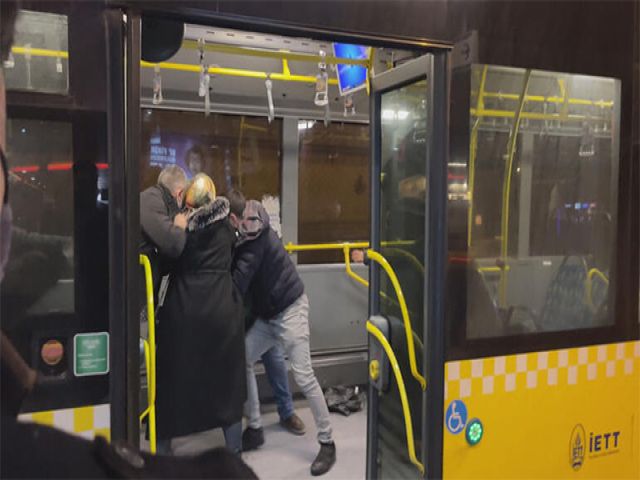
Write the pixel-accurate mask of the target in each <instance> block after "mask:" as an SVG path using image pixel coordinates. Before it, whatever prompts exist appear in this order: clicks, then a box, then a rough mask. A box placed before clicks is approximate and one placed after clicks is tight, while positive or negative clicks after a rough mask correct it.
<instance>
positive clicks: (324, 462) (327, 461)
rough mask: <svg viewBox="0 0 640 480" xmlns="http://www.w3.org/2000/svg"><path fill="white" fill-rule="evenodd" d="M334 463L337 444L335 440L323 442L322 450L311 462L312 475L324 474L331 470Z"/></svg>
mask: <svg viewBox="0 0 640 480" xmlns="http://www.w3.org/2000/svg"><path fill="white" fill-rule="evenodd" d="M334 463H336V444H335V443H333V442H331V443H321V444H320V452H318V456H317V457H316V459H315V460H314V461H313V463H312V464H311V475H313V476H314V477H317V476H318V475H324V474H325V473H327V472H328V471H329V470H331V467H333V464H334Z"/></svg>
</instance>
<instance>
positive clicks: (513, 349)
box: [445, 66, 640, 361]
mask: <svg viewBox="0 0 640 480" xmlns="http://www.w3.org/2000/svg"><path fill="white" fill-rule="evenodd" d="M532 70H533V71H536V69H532ZM470 72H471V68H470V66H467V67H464V68H460V69H458V70H456V71H454V72H453V75H452V91H453V92H458V96H457V97H456V98H454V99H452V100H455V101H452V110H451V114H452V115H451V132H452V133H451V139H452V141H451V146H450V148H451V152H452V157H455V156H458V157H459V158H466V159H467V168H468V159H469V141H470V127H469V125H470V123H469V111H470V108H471V105H470V102H471V100H470V99H471V96H470V95H469V93H470V92H471V80H470V79H471V73H470ZM617 80H618V82H617V83H616V85H617V87H616V89H617V90H616V95H617V97H616V98H618V99H619V101H618V102H617V103H616V105H615V115H616V116H617V118H618V119H619V126H620V129H619V130H618V138H617V141H616V142H614V144H615V145H614V146H613V147H612V149H613V150H612V151H613V152H614V153H613V154H612V156H613V155H615V158H616V161H615V162H614V163H613V165H612V168H613V169H615V174H616V175H617V185H616V186H615V187H616V188H617V195H616V202H617V203H616V205H615V207H616V208H615V209H614V213H615V219H614V225H615V229H614V234H615V241H614V242H613V245H612V247H611V249H612V252H611V253H612V257H611V271H610V275H609V280H610V284H609V292H610V294H609V296H608V305H609V309H610V311H609V314H608V315H609V318H611V319H612V320H613V323H612V324H610V325H606V326H598V327H593V328H582V329H573V330H563V331H550V332H532V333H526V334H517V335H504V336H499V337H490V338H476V339H470V338H468V337H467V322H468V318H467V312H466V304H467V286H468V278H469V268H470V264H471V262H472V261H473V260H475V259H474V258H471V257H468V246H467V247H466V248H467V250H464V251H463V250H457V251H456V250H452V249H449V259H448V265H447V267H448V268H447V277H448V279H447V291H446V294H445V306H446V311H447V314H446V321H445V325H446V329H447V332H446V335H445V338H446V342H447V345H446V361H453V360H464V359H470V358H486V357H495V356H499V355H512V354H520V353H529V352H536V351H547V350H557V349H565V348H573V347H582V346H590V345H601V344H608V343H616V342H626V341H634V340H638V339H639V338H640V322H638V317H637V315H635V316H634V315H630V314H629V313H630V312H629V310H630V308H629V307H630V306H631V307H632V308H633V304H634V302H635V306H636V310H635V311H636V312H637V302H638V299H637V298H635V300H634V299H629V298H627V297H633V296H634V292H637V291H638V289H637V288H633V289H631V291H630V292H629V289H628V288H625V289H622V288H619V287H620V286H623V285H631V286H635V287H637V286H638V280H639V278H638V269H637V265H632V266H631V272H628V271H627V272H623V271H621V268H620V266H621V265H623V264H624V258H625V257H627V256H628V252H627V251H625V246H628V245H630V243H629V238H632V235H633V234H632V230H633V229H636V230H637V228H638V219H637V215H636V216H635V217H634V213H635V214H637V212H638V210H637V201H636V202H633V199H634V198H635V200H637V192H636V193H633V192H632V190H631V188H632V179H631V178H628V177H626V176H624V175H622V174H621V172H622V166H623V162H624V161H625V158H627V157H628V155H624V154H623V150H624V148H625V145H624V143H623V142H624V141H625V136H624V132H623V131H622V128H621V126H622V125H623V124H624V122H625V118H624V117H623V115H622V113H623V111H622V102H623V101H624V96H623V95H622V94H621V91H623V90H624V86H623V85H622V84H621V81H620V80H619V79H617ZM627 161H628V159H627ZM449 205H451V203H450V202H449ZM452 233H454V232H452V231H451V230H449V231H448V236H449V239H450V241H451V235H452ZM465 233H466V232H465ZM465 237H466V235H465ZM452 265H458V266H461V265H464V266H466V270H465V271H464V274H461V275H460V278H459V279H455V280H454V279H452ZM453 268H456V267H453ZM627 273H631V274H632V278H628V275H626V274H627ZM625 277H626V278H625ZM636 297H637V295H636ZM456 304H458V305H456ZM460 304H462V305H463V306H464V308H462V307H460ZM630 304H631V305H630ZM456 306H458V307H459V308H460V310H461V311H462V313H460V312H456V311H455V307H456Z"/></svg>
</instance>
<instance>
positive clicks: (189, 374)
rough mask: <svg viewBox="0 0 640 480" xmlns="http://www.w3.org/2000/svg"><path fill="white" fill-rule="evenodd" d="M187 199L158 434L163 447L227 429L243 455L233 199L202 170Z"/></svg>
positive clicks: (162, 358)
mask: <svg viewBox="0 0 640 480" xmlns="http://www.w3.org/2000/svg"><path fill="white" fill-rule="evenodd" d="M207 186H209V187H207ZM194 191H195V194H194ZM186 198H187V206H188V207H191V208H194V210H193V211H192V212H191V213H190V216H189V222H188V226H187V239H186V244H185V247H184V251H183V252H182V256H181V257H180V259H179V261H178V262H176V263H175V264H174V267H173V269H172V271H171V282H170V283H169V289H168V291H167V296H166V299H165V302H164V306H163V308H162V309H161V310H160V315H159V327H158V361H157V365H158V380H157V387H158V388H157V402H156V408H157V414H158V425H157V428H158V430H157V431H158V439H159V440H160V441H161V443H163V444H164V443H166V442H167V441H168V440H171V439H172V438H174V437H179V436H184V435H189V434H192V433H197V432H202V431H205V430H210V429H213V428H217V427H222V428H223V429H224V433H225V440H226V442H227V447H228V448H229V449H230V450H232V451H235V452H238V453H239V452H240V450H241V448H242V405H243V403H244V401H245V399H246V377H245V363H244V317H243V307H242V301H241V298H240V296H239V295H238V294H237V293H236V290H235V288H234V286H233V281H232V279H231V260H232V252H233V247H234V245H235V241H236V235H235V230H234V229H233V227H232V226H231V224H230V223H229V219H228V216H229V201H228V200H227V199H226V198H223V197H219V198H215V186H213V182H212V181H211V179H210V178H209V177H207V176H206V175H205V174H202V173H201V174H198V175H196V177H194V179H193V180H192V181H191V183H190V184H189V187H187V194H186Z"/></svg>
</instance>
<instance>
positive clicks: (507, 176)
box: [500, 69, 531, 307]
mask: <svg viewBox="0 0 640 480" xmlns="http://www.w3.org/2000/svg"><path fill="white" fill-rule="evenodd" d="M530 80H531V70H530V69H528V70H527V71H526V72H525V75H524V81H523V85H522V94H521V95H520V103H519V104H518V110H517V111H516V112H515V118H514V121H513V127H512V128H511V133H510V135H509V143H508V145H507V158H506V165H505V169H504V180H503V184H502V222H501V225H500V227H501V228H500V236H501V243H502V245H501V247H500V255H501V257H502V262H503V263H502V266H503V268H506V267H507V256H508V254H509V200H510V197H511V177H512V172H513V160H514V158H515V154H516V146H517V144H518V131H519V130H520V121H521V120H522V112H523V111H524V105H525V103H526V98H527V90H528V89H529V81H530ZM506 303H507V276H506V271H505V272H504V273H502V275H501V278H500V305H501V306H502V307H504V306H505V305H506Z"/></svg>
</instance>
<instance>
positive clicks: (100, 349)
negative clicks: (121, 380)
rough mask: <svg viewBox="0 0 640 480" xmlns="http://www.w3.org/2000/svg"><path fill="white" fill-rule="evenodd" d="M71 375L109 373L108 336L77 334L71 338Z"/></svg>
mask: <svg viewBox="0 0 640 480" xmlns="http://www.w3.org/2000/svg"><path fill="white" fill-rule="evenodd" d="M73 352H74V355H73V374H74V375H75V376H76V377H86V376H89V375H106V374H107V373H109V334H108V333H107V332H99V333H78V334H77V335H75V336H74V337H73Z"/></svg>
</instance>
